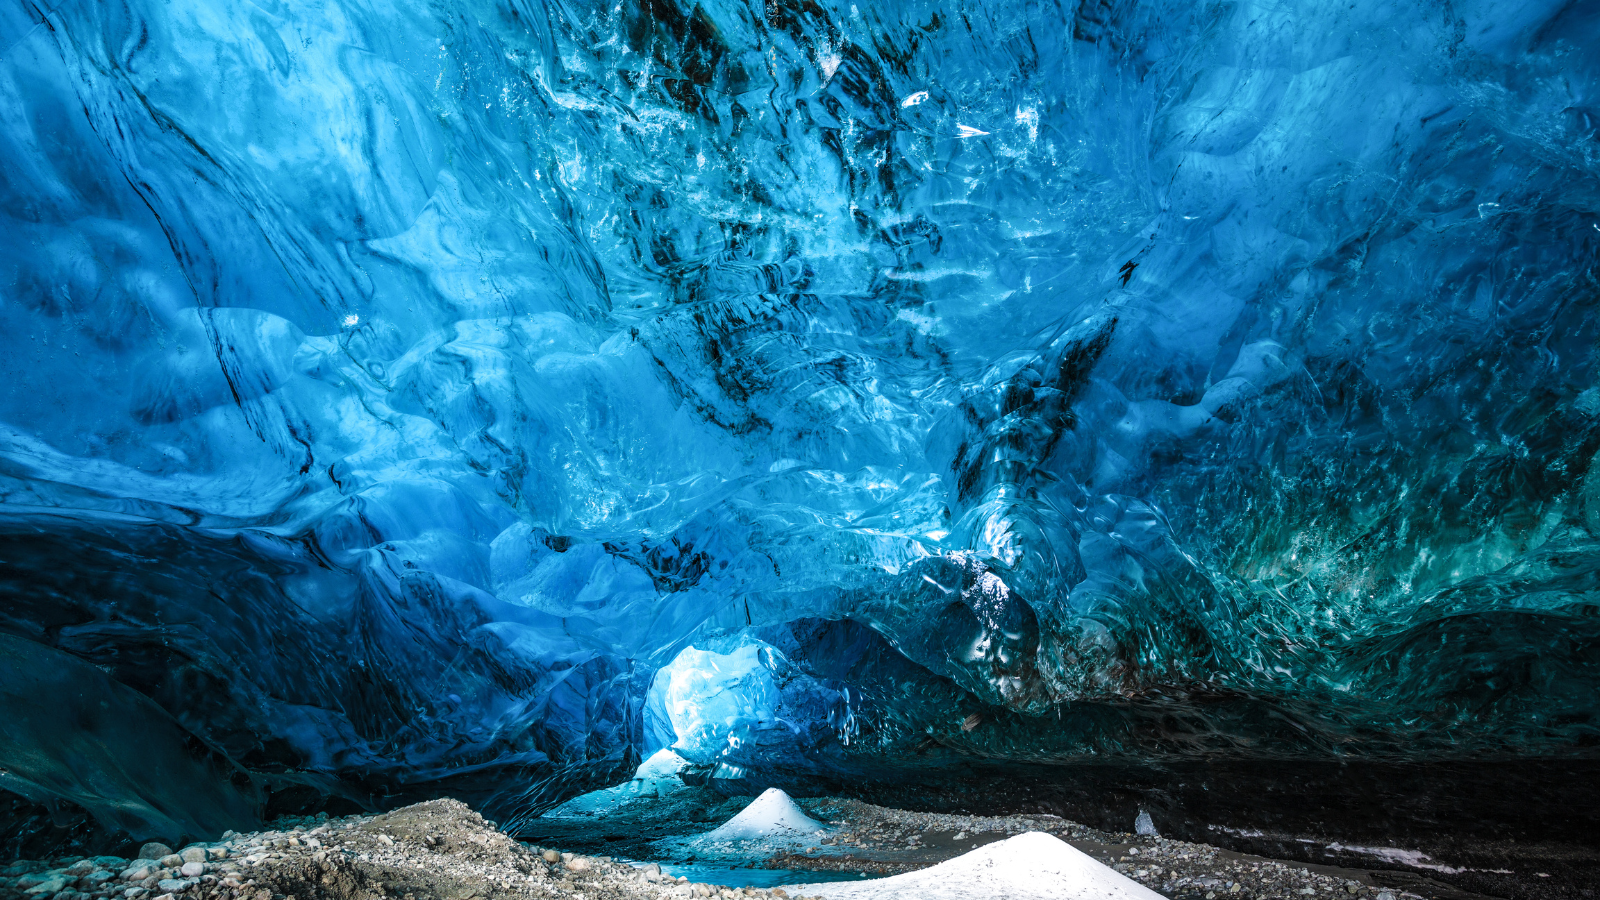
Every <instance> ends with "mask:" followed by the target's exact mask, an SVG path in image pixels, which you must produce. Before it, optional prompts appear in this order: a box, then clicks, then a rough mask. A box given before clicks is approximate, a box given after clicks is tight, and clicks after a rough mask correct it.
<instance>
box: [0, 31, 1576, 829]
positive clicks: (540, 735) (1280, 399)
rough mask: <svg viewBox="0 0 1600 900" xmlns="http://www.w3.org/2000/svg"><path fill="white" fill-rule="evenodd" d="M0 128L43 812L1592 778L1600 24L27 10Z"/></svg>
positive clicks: (12, 43)
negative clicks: (1199, 778)
mask: <svg viewBox="0 0 1600 900" xmlns="http://www.w3.org/2000/svg"><path fill="white" fill-rule="evenodd" d="M0 142H3V144H0V163H3V164H0V196H3V216H4V218H3V219H0V235H3V240H0V274H3V279H0V283H3V305H0V316H3V320H0V345H3V352H0V592H3V593H4V596H5V600H4V602H3V604H0V648H3V649H4V651H5V657H4V661H5V665H0V707H3V713H0V714H4V715H7V716H9V717H10V719H11V721H13V722H16V723H21V724H18V725H17V726H16V727H14V728H9V729H7V730H5V731H4V732H3V734H0V757H3V758H4V759H5V761H6V768H5V771H4V772H3V773H0V788H3V789H5V790H8V791H11V792H12V793H14V794H17V795H20V796H21V797H24V798H26V799H27V800H29V801H31V802H34V803H39V804H45V805H47V806H48V805H50V804H60V803H62V802H63V801H64V802H66V803H67V804H76V805H77V806H80V807H83V808H84V809H87V810H88V811H89V812H90V813H92V814H93V815H94V816H96V817H97V818H98V820H99V821H100V822H101V823H102V824H107V825H109V826H110V827H115V828H122V829H125V830H127V831H129V832H131V833H147V834H152V835H153V834H165V835H172V834H175V833H176V832H179V831H185V830H186V831H187V832H188V833H194V834H199V833H205V832H208V831H210V832H215V831H219V830H221V829H222V828H225V827H237V825H236V824H233V823H238V822H240V821H243V820H245V819H248V818H249V816H251V815H254V814H256V813H258V812H259V811H260V810H261V809H263V808H265V807H263V806H262V805H261V804H262V803H264V802H269V801H271V799H272V798H278V800H277V801H275V802H278V803H280V805H282V804H287V805H289V806H293V805H295V804H300V805H302V806H306V805H312V806H314V805H316V804H317V803H322V802H326V801H329V800H330V798H336V799H342V800H343V801H348V802H353V803H356V804H359V805H366V806H378V805H383V804H385V803H392V802H398V801H399V800H400V799H405V798H413V797H421V796H431V795H437V794H452V795H456V796H462V797H464V798H467V799H469V800H471V801H472V802H474V803H475V804H478V805H479V806H481V807H482V808H485V809H486V810H488V811H489V812H490V814H492V815H494V816H496V817H498V818H504V819H514V818H515V817H517V816H523V815H528V814H532V813H534V812H537V811H538V810H541V809H544V808H547V807H548V806H549V805H550V804H552V803H554V802H555V801H557V800H559V799H561V798H562V797H565V796H568V795H570V794H572V793H574V792H576V791H578V790H582V789H584V788H586V787H590V786H595V785H598V784H600V783H603V782H605V781H607V780H609V779H614V778H617V777H619V776H620V775H622V774H623V773H625V772H626V771H628V768H629V767H630V766H631V765H633V764H634V763H636V762H637V760H638V758H639V754H640V753H642V752H644V751H646V750H648V749H653V748H655V747H659V746H664V745H667V744H673V743H676V744H677V746H678V748H679V750H680V752H682V753H684V755H685V756H687V757H689V758H690V759H691V760H692V761H693V762H695V763H697V764H699V765H701V766H703V767H706V768H707V770H708V771H710V770H711V768H712V767H716V769H715V771H717V772H720V773H722V775H721V777H737V776H740V775H744V776H746V777H749V778H751V779H757V778H760V777H763V773H767V775H770V774H771V773H773V772H776V771H783V772H785V773H788V774H789V775H791V776H792V775H794V774H795V773H807V772H810V773H823V774H825V773H840V772H854V773H869V774H871V773H877V774H879V775H886V773H891V772H894V771H897V770H899V769H903V768H906V767H912V766H925V765H936V764H939V763H940V761H948V760H953V759H990V760H1071V759H1083V758H1091V757H1093V758H1140V759H1161V758H1170V757H1186V758H1192V757H1196V756H1203V755H1222V756H1232V757H1240V756H1251V755H1262V756H1275V757H1284V756H1291V757H1292V756H1314V757H1319V758H1327V757H1333V756H1339V755H1351V754H1354V755H1366V756H1384V757H1408V758H1415V757H1439V756H1451V755H1484V754H1505V753H1514V754H1530V755H1549V754H1556V755H1560V754H1568V753H1574V752H1578V753H1588V752H1592V751H1593V748H1594V747H1595V746H1596V744H1597V742H1600V700H1597V699H1596V698H1597V697H1600V596H1597V590H1600V476H1593V475H1591V474H1590V473H1591V466H1592V464H1593V462H1594V459H1595V455H1596V452H1597V450H1600V382H1597V376H1600V372H1597V371H1596V365H1595V364H1596V354H1597V343H1596V342H1597V340H1600V323H1597V319H1596V315H1595V310H1596V305H1597V300H1600V284H1597V282H1596V274H1597V270H1596V266H1597V252H1600V179H1597V175H1600V7H1596V6H1594V5H1593V4H1583V3H1572V4H1564V3H1560V2H1541V0H1503V2H1493V0H1478V2H1458V3H1452V4H1388V3H1371V2H1357V3H1350V2H1319V0H1305V2H1193V0H1182V2H1171V3H1159V2H1143V3H1140V2H1126V0H1082V2H1077V3H1074V2H1062V3H1054V4H1052V3H1043V2H1039V3H1026V2H1009V3H1008V2H986V3H980V2H960V3H949V2H942V0H941V2H896V3H860V2H858V3H856V4H854V5H852V4H850V3H833V2H827V0H817V2H812V0H770V2H767V3H765V4H761V3H755V4H753V5H752V4H749V3H739V2H730V0H703V2H698V3H695V2H680V0H652V2H648V3H623V4H617V5H611V6H602V5H584V4H581V3H565V2H549V3H539V2H537V0H502V2H488V0H483V2H477V0H460V2H444V0H437V2H431V3H423V2H405V3H391V2H373V3H365V2H356V0H324V2H305V3H296V2H272V0H261V2H210V0H170V2H169V0H160V2H157V0H126V2H92V0H68V2H65V3H59V4H55V5H54V6H46V5H44V4H42V3H39V2H30V0H22V2H20V3H8V4H7V5H6V6H5V7H4V9H3V11H0ZM680 654H682V655H681V656H680ZM674 660H678V662H677V663H676V664H675V665H672V667H671V668H670V669H665V671H664V674H663V675H662V676H661V677H657V672H658V671H659V670H663V669H664V668H665V667H667V666H669V664H672V663H673V661H674ZM41 698H46V699H45V700H42V699H41ZM130 729H133V731H130ZM130 734H137V735H139V738H138V740H137V741H136V742H134V744H135V745H136V746H138V747H139V751H138V755H137V756H136V757H134V758H132V759H128V758H123V757H122V756H119V755H118V754H111V756H109V757H107V756H106V755H105V754H100V755H96V754H97V753H98V751H94V750H93V749H92V748H94V747H106V746H116V747H124V746H129V744H128V742H129V740H130ZM85 748H89V749H85ZM194 785H204V786H205V787H204V789H200V788H191V786H194ZM252 810H254V811H256V812H252Z"/></svg>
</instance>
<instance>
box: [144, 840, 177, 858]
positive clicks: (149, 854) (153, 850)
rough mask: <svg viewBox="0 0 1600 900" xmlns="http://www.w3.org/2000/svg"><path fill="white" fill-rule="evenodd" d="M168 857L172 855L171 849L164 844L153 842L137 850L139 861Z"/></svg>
mask: <svg viewBox="0 0 1600 900" xmlns="http://www.w3.org/2000/svg"><path fill="white" fill-rule="evenodd" d="M170 855H172V848H171V847H168V846H167V845H166V844H161V843H157V842H155V841H151V842H150V843H148V844H145V845H144V846H143V847H140V848H139V858H140V859H160V858H161V857H163V856H170Z"/></svg>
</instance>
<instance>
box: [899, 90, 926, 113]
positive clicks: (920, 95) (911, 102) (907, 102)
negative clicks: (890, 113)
mask: <svg viewBox="0 0 1600 900" xmlns="http://www.w3.org/2000/svg"><path fill="white" fill-rule="evenodd" d="M926 99H928V92H927V91H917V92H916V93H915V94H912V95H911V96H909V97H907V98H905V99H904V100H901V101H900V108H901V109H907V108H909V107H913V106H916V105H917V104H918V103H921V102H922V101H924V100H926Z"/></svg>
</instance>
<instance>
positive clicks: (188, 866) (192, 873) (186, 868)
mask: <svg viewBox="0 0 1600 900" xmlns="http://www.w3.org/2000/svg"><path fill="white" fill-rule="evenodd" d="M178 871H179V872H181V873H182V874H183V877H185V878H199V877H200V876H201V875H204V874H205V873H206V864H205V863H203V862H186V863H184V864H183V868H182V869H179V870H178Z"/></svg>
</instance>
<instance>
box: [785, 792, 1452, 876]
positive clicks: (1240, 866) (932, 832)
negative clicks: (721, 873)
mask: <svg viewBox="0 0 1600 900" xmlns="http://www.w3.org/2000/svg"><path fill="white" fill-rule="evenodd" d="M800 805H801V806H802V807H804V808H806V809H807V811H808V812H810V813H811V814H812V815H813V816H815V817H816V818H818V819H821V820H824V821H827V822H828V823H829V824H831V825H835V826H838V827H839V829H840V830H839V831H838V832H836V833H834V834H832V835H829V836H828V837H826V838H823V839H821V840H819V841H818V842H817V846H815V847H808V848H806V850H807V852H804V853H793V854H785V855H783V856H779V857H775V858H774V859H773V860H772V861H771V863H770V864H771V865H774V866H778V867H781V868H786V869H806V868H815V869H834V870H860V871H868V872H873V873H875V874H884V875H890V874H898V873H900V872H908V871H911V870H914V869H920V868H924V867H926V866H929V865H933V864H934V863H937V862H942V861H944V860H946V859H950V858H952V857H955V856H959V855H960V854H962V853H966V852H968V851H970V850H973V849H976V848H977V847H981V846H983V845H984V844H988V843H991V842H994V841H999V840H1005V839H1006V838H1009V837H1012V836H1015V835H1018V834H1023V833H1025V832H1029V831H1041V832H1045V833H1047V834H1052V835H1055V836H1056V837H1058V838H1060V839H1062V840H1064V841H1066V842H1067V843H1069V844H1072V845H1073V846H1074V847H1076V848H1078V849H1079V850H1082V851H1083V852H1085V853H1087V854H1088V855H1090V856H1092V857H1094V858H1095V859H1097V860H1099V861H1101V862H1103V863H1106V864H1107V865H1109V866H1111V867H1112V868H1113V869H1116V870H1117V871H1118V872H1121V873H1122V874H1124V875H1126V876H1128V877H1129V878H1132V879H1133V880H1135V881H1137V882H1139V883H1141V884H1143V885H1144V886H1146V887H1148V888H1150V889H1151V890H1154V891H1156V892H1157V893H1160V894H1163V895H1165V896H1168V897H1172V898H1176V900H1219V898H1227V900H1302V898H1308V897H1311V898H1347V900H1366V898H1371V900H1417V898H1430V900H1470V898H1473V897H1476V896H1478V895H1474V894H1469V893H1465V892H1462V891H1459V890H1457V889H1455V888H1452V887H1450V886H1449V885H1444V884H1439V883H1432V882H1429V881H1428V880H1427V879H1422V878H1418V877H1417V876H1415V875H1412V874H1409V873H1394V874H1395V875H1396V876H1398V877H1395V878H1386V877H1385V875H1386V874H1387V873H1377V872H1370V871H1364V870H1351V869H1340V868H1335V867H1331V866H1318V865H1312V864H1308V863H1299V862H1285V861H1282V860H1273V859H1264V858H1261V857H1253V856H1247V855H1244V854H1239V853H1233V852H1231V851H1228V850H1223V849H1220V848H1217V847H1212V846H1208V845H1205V844H1192V843H1187V842H1185V841H1173V840H1167V839H1164V838H1161V837H1157V836H1154V835H1135V834H1129V833H1112V832H1104V831H1097V830H1095V829H1093V828H1089V827H1087V826H1084V825H1079V824H1077V823H1075V822H1069V821H1067V820H1065V819H1061V818H1057V817H1055V816H963V815H944V814H937V813H916V812H907V811H905V810H899V809H890V808H887V807H881V806H873V805H871V804H868V803H861V802H858V801H854V800H837V799H824V800H809V801H805V800H803V801H800ZM825 850H832V851H834V852H829V853H825V852H824V851H825ZM840 850H843V851H844V852H843V853H839V852H838V851H840ZM1401 884H1403V885H1404V886H1405V889H1401V888H1400V887H1399V885H1401Z"/></svg>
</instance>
